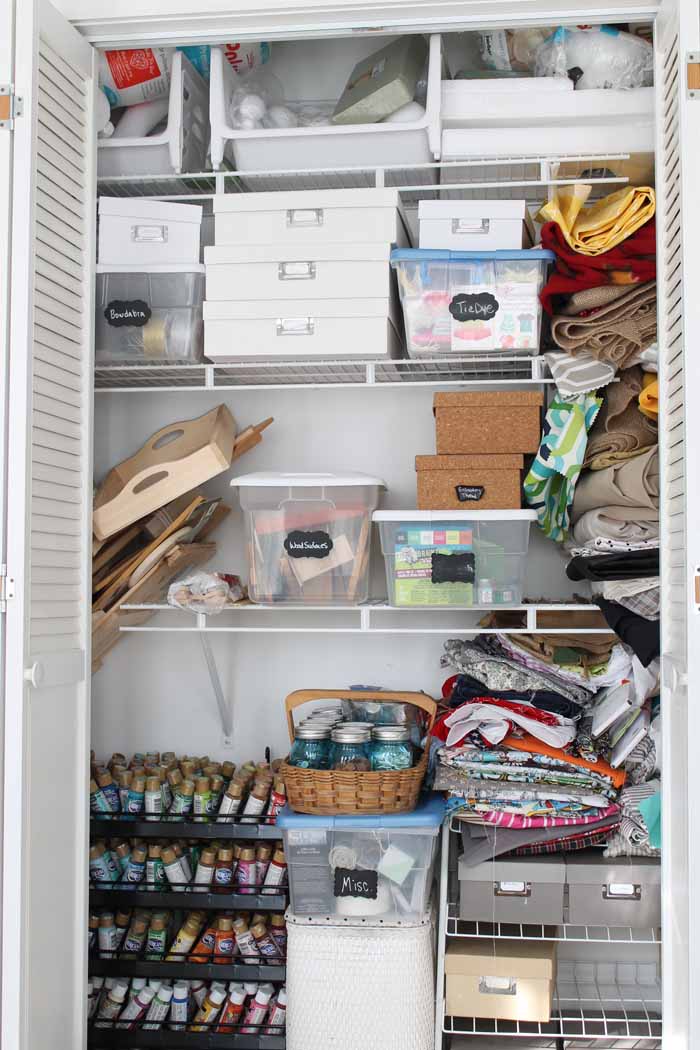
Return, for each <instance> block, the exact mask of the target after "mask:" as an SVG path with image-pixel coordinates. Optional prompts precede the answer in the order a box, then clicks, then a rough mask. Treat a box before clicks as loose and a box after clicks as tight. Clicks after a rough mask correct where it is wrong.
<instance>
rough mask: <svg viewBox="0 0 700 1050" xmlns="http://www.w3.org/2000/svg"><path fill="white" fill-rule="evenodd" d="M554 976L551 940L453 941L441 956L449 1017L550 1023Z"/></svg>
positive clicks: (554, 949)
mask: <svg viewBox="0 0 700 1050" xmlns="http://www.w3.org/2000/svg"><path fill="white" fill-rule="evenodd" d="M555 973H556V944H555V943H554V942H553V941H500V940H499V941H496V942H494V941H490V940H482V939H478V940H469V939H466V938H465V939H461V938H460V940H459V941H452V942H451V943H450V945H449V947H448V949H447V952H446V954H445V1009H446V1012H447V1013H448V1014H449V1015H450V1016H451V1017H485V1018H492V1019H495V1020H501V1021H536V1022H540V1023H542V1024H546V1023H547V1022H548V1021H549V1020H550V1016H551V1010H552V996H553V994H554V980H555Z"/></svg>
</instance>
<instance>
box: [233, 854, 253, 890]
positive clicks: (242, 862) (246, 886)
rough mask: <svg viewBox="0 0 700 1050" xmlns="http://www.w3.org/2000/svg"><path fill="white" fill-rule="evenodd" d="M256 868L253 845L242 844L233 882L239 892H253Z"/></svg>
mask: <svg viewBox="0 0 700 1050" xmlns="http://www.w3.org/2000/svg"><path fill="white" fill-rule="evenodd" d="M257 879H258V869H257V864H256V862H255V847H254V846H244V847H243V849H242V850H241V854H240V857H239V858H238V864H237V865H236V876H235V880H234V881H235V883H236V887H237V889H238V892H239V893H255V887H256V884H257Z"/></svg>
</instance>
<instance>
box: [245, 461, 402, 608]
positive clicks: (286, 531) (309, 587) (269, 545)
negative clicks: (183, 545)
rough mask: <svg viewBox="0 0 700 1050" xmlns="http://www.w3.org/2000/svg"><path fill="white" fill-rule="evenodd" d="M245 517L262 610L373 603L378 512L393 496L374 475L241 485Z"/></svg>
mask: <svg viewBox="0 0 700 1050" xmlns="http://www.w3.org/2000/svg"><path fill="white" fill-rule="evenodd" d="M231 485H232V486H233V487H235V488H238V489H239V490H240V500H241V508H242V510H243V512H244V514H245V522H246V545H247V552H248V566H249V573H250V576H249V581H248V593H249V595H250V598H251V600H252V601H254V602H258V603H259V604H263V605H268V604H277V603H279V604H293V605H299V604H306V605H356V604H358V603H360V602H364V601H366V600H367V598H368V596H369V554H370V542H371V519H372V511H373V510H375V509H376V507H377V506H378V505H379V500H380V497H381V493H382V491H383V490H384V489H385V488H386V484H385V482H383V481H382V480H381V479H380V478H375V477H369V476H368V475H366V474H350V473H348V474H275V473H268V472H261V473H257V474H245V475H243V476H241V477H237V478H234V479H233V480H232V481H231Z"/></svg>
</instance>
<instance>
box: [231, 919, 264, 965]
mask: <svg viewBox="0 0 700 1050" xmlns="http://www.w3.org/2000/svg"><path fill="white" fill-rule="evenodd" d="M233 931H234V933H235V934H236V946H237V948H238V951H239V952H240V953H241V957H242V959H243V962H244V963H247V964H248V965H249V966H251V965H255V963H256V962H258V961H259V959H260V952H259V951H258V946H257V944H256V943H255V937H254V936H253V934H252V932H251V931H250V930H249V929H248V923H247V922H246V921H245V919H236V920H235V922H234V924H233Z"/></svg>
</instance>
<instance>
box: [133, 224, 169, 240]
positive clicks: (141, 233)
mask: <svg viewBox="0 0 700 1050" xmlns="http://www.w3.org/2000/svg"><path fill="white" fill-rule="evenodd" d="M131 239H132V241H134V243H135V244H167V241H168V227H167V226H159V225H146V224H141V223H139V224H137V225H136V226H132V227H131Z"/></svg>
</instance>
